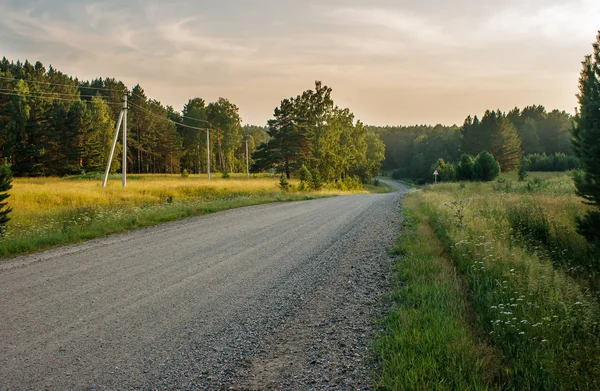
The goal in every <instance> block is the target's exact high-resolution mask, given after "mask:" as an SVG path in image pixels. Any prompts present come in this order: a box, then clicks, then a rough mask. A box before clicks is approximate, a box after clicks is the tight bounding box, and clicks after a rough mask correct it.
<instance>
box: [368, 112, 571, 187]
mask: <svg viewBox="0 0 600 391" xmlns="http://www.w3.org/2000/svg"><path fill="white" fill-rule="evenodd" d="M573 125H574V119H573V117H572V116H571V115H570V114H569V113H566V112H565V111H559V110H553V111H550V112H549V111H547V110H546V108H545V107H544V106H538V105H532V106H527V107H525V108H524V109H522V110H521V109H519V108H516V107H515V108H514V109H512V110H511V111H509V112H508V113H504V112H501V111H500V110H496V111H491V110H488V111H486V112H485V113H484V115H483V117H482V118H481V119H480V118H479V117H478V116H477V115H475V116H474V117H471V116H468V117H467V118H466V119H465V121H464V123H463V125H462V126H456V125H455V126H443V125H436V126H426V125H418V126H396V127H390V126H387V127H370V129H371V130H373V131H375V132H376V133H378V134H379V136H380V137H381V139H382V140H383V142H384V143H385V146H386V148H385V161H384V165H383V169H384V170H386V171H394V176H395V177H397V178H407V179H412V180H415V181H417V182H423V183H424V182H425V181H430V180H431V178H432V176H431V173H432V172H433V170H434V169H435V166H436V164H437V162H438V160H439V159H443V160H444V161H445V162H450V163H458V162H459V161H460V158H461V156H462V155H463V154H469V155H471V156H475V155H477V154H479V153H481V152H482V151H487V152H489V153H490V154H492V155H493V156H494V158H495V159H496V160H497V161H498V163H499V164H500V168H501V170H502V171H504V172H507V171H514V170H516V169H517V168H518V167H519V165H520V164H521V158H522V159H523V164H524V166H525V167H524V168H525V169H526V170H531V171H566V170H569V169H574V168H578V167H579V162H578V160H577V158H575V157H574V156H573V152H572V151H571V146H570V141H569V140H570V132H571V130H572V128H573ZM432 167H433V168H432Z"/></svg>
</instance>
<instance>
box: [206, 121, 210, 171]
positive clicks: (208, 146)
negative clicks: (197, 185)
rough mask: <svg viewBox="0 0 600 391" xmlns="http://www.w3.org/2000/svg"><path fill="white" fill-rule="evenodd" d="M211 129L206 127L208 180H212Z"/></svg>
mask: <svg viewBox="0 0 600 391" xmlns="http://www.w3.org/2000/svg"><path fill="white" fill-rule="evenodd" d="M209 132H210V130H209V129H208V128H206V169H207V170H206V171H207V173H208V180H209V181H210V136H209Z"/></svg>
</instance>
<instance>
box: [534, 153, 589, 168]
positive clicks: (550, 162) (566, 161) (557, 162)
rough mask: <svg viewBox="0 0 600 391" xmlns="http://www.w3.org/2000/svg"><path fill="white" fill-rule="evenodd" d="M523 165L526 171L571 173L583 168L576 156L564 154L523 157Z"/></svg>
mask: <svg viewBox="0 0 600 391" xmlns="http://www.w3.org/2000/svg"><path fill="white" fill-rule="evenodd" d="M523 165H524V166H525V170H526V171H554V172H557V171H569V170H575V169H578V168H580V167H581V165H580V164H579V160H578V159H577V158H576V157H575V156H571V155H565V154H564V153H554V154H551V155H546V154H545V153H542V154H539V153H534V154H531V155H527V156H525V157H523Z"/></svg>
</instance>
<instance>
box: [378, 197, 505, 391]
mask: <svg viewBox="0 0 600 391" xmlns="http://www.w3.org/2000/svg"><path fill="white" fill-rule="evenodd" d="M416 201H418V200H417V198H416V197H409V199H408V200H406V201H405V208H408V209H405V225H404V232H403V234H402V237H401V239H400V241H399V243H398V245H397V247H396V249H395V251H396V252H397V253H399V254H400V256H399V257H398V262H397V265H396V267H397V271H398V273H397V275H398V281H397V288H396V289H395V290H394V292H393V305H394V309H393V310H392V311H391V312H390V314H389V315H388V317H387V319H386V320H385V330H386V331H385V333H384V334H383V336H382V337H381V338H380V339H379V341H378V342H377V344H376V347H375V351H376V354H377V356H378V358H379V360H380V362H381V365H382V373H381V374H380V376H379V378H378V379H377V381H376V387H375V388H376V389H384V390H482V389H491V388H494V378H495V377H497V376H498V375H499V374H500V373H501V371H500V370H499V368H500V367H499V361H500V359H499V357H498V355H497V354H496V353H495V352H494V351H493V350H492V349H491V348H490V347H489V346H488V345H487V344H486V343H485V341H484V340H483V338H481V337H474V336H473V335H474V334H477V332H474V331H473V330H472V327H471V325H470V324H469V321H468V319H469V318H470V317H472V315H473V314H472V313H470V308H469V306H468V305H467V304H466V303H467V302H468V297H467V291H466V288H465V283H464V281H463V278H462V277H461V276H459V275H457V273H456V270H455V269H454V267H453V266H452V264H451V263H450V262H449V261H448V260H447V259H446V258H445V257H444V256H443V254H442V247H441V243H440V241H439V240H438V239H437V238H436V236H435V235H434V233H433V231H432V230H431V228H430V227H429V225H428V224H427V222H426V221H424V220H426V216H423V215H421V214H419V213H417V214H416V215H415V214H412V213H411V212H410V210H415V208H418V207H417V206H416V205H415V203H416Z"/></svg>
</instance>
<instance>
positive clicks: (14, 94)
mask: <svg viewBox="0 0 600 391" xmlns="http://www.w3.org/2000/svg"><path fill="white" fill-rule="evenodd" d="M0 95H5V96H18V97H25V98H45V99H52V100H60V101H64V102H83V103H94V102H93V101H91V100H85V99H74V98H71V99H69V98H62V97H57V96H41V95H31V94H27V93H21V92H15V91H14V90H12V91H10V90H7V91H6V92H5V91H2V90H0ZM104 103H106V104H107V105H112V106H122V105H123V103H115V102H106V101H104Z"/></svg>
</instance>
